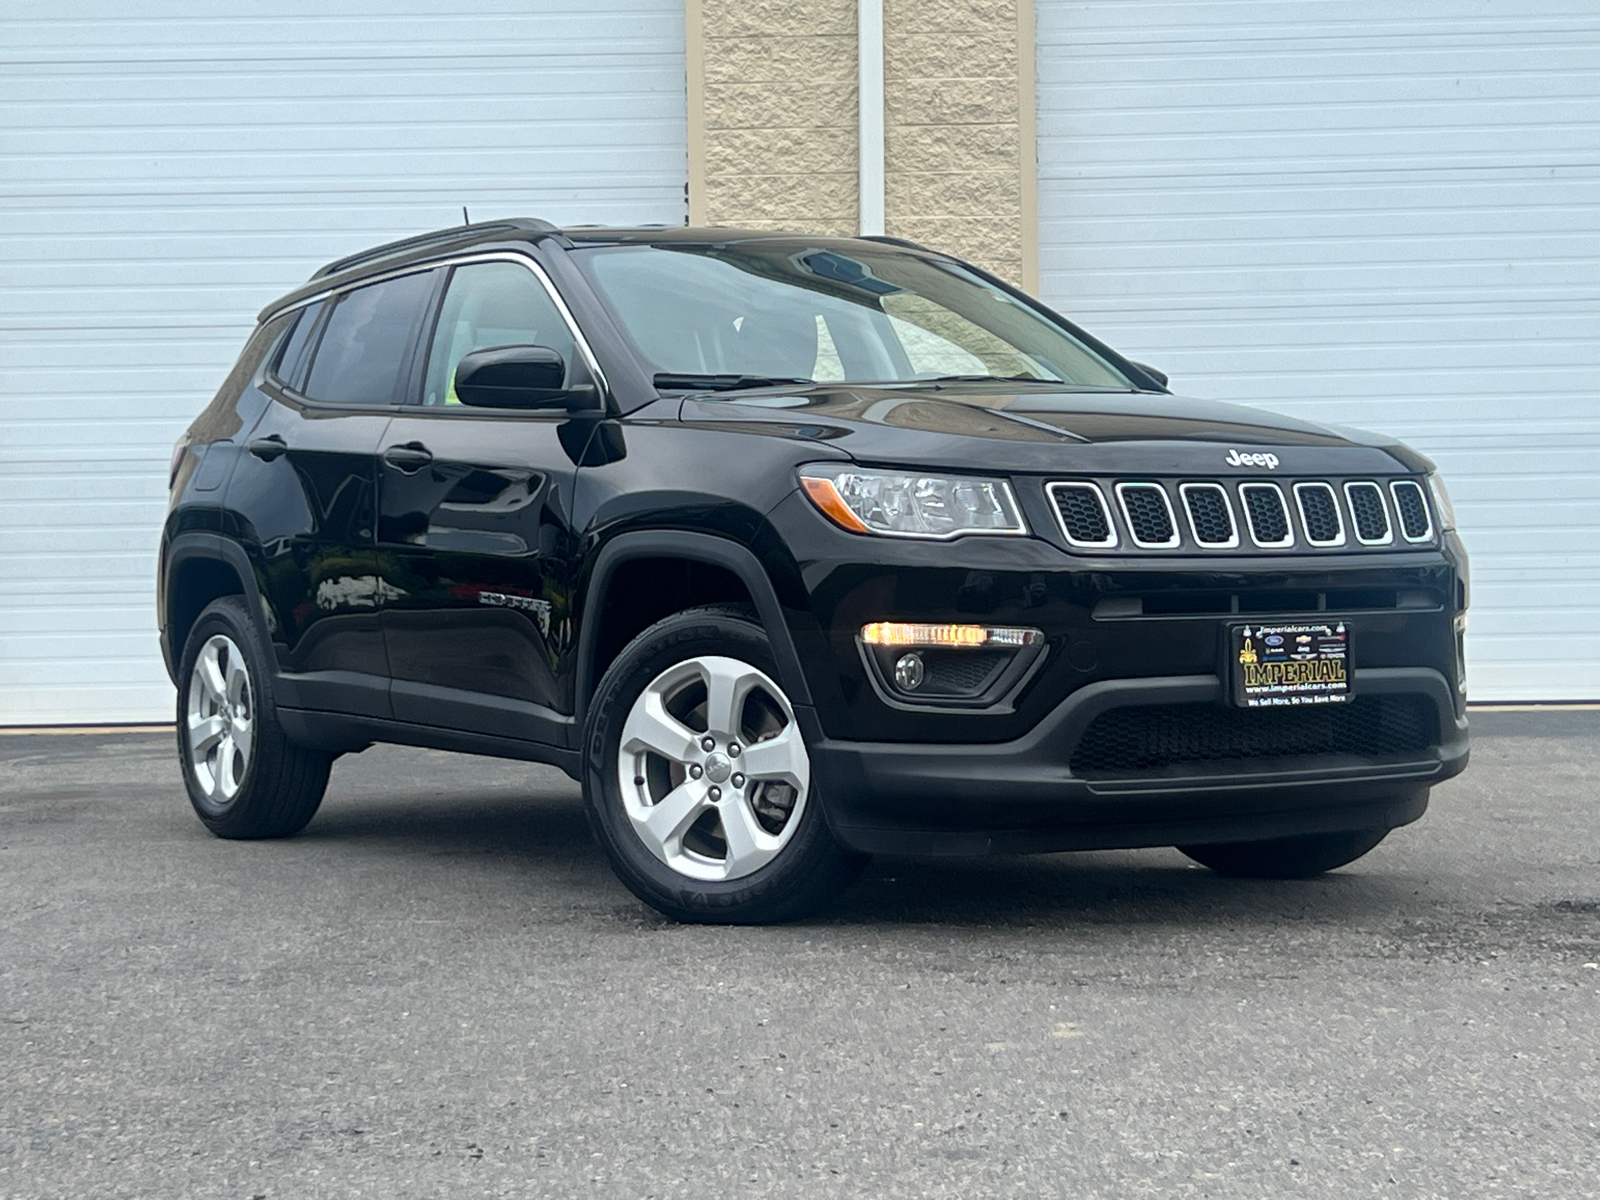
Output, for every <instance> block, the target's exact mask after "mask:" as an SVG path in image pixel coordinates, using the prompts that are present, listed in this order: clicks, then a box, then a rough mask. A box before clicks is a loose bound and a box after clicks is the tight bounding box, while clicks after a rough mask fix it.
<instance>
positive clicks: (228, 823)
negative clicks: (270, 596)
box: [178, 596, 333, 838]
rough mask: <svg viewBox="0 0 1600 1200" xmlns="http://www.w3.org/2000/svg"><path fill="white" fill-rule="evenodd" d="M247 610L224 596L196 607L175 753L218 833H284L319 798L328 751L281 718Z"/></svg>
mask: <svg viewBox="0 0 1600 1200" xmlns="http://www.w3.org/2000/svg"><path fill="white" fill-rule="evenodd" d="M260 644H261V643H260V641H259V639H258V638H257V636H256V632H255V627H254V623H253V622H252V621H251V619H250V610H249V609H248V608H247V607H246V606H245V603H244V600H243V599H242V598H241V597H239V596H224V597H223V598H222V599H221V600H217V601H214V602H213V603H212V604H210V605H209V606H208V607H207V608H206V609H205V611H204V612H202V613H201V614H200V617H199V619H198V620H196V621H195V623H194V628H193V629H191V630H190V632H189V639H188V641H187V642H186V643H185V644H184V651H183V660H182V665H181V670H180V671H179V674H178V680H179V689H178V757H179V759H180V760H181V762H182V764H183V782H184V785H185V786H186V787H187V789H188V792H189V802H190V803H191V804H193V805H194V810H195V812H196V814H198V815H199V817H200V819H201V820H202V821H203V822H205V825H206V828H208V829H209V830H211V832H212V833H214V834H216V835H217V836H218V837H225V838H270V837H287V836H288V835H289V834H291V833H298V832H299V831H300V830H302V829H304V828H305V826H306V823H307V822H308V821H310V820H311V818H312V816H314V815H315V814H316V811H317V807H318V806H319V805H320V804H321V803H322V793H323V792H324V791H325V790H326V788H327V786H328V768H329V766H330V765H331V764H332V761H333V760H332V759H331V758H330V757H329V756H328V755H326V754H320V753H318V752H316V751H314V750H306V749H304V748H302V747H300V746H297V745H295V744H294V743H293V742H291V741H290V740H289V739H288V737H287V736H285V734H284V732H283V729H282V727H281V726H280V725H279V724H278V717H277V709H276V708H275V707H274V705H273V703H272V694H271V690H270V689H271V681H270V678H269V676H268V675H267V672H266V669H265V664H264V663H263V661H262V657H261V653H260V651H259V650H258V649H257V647H258V646H259V645H260Z"/></svg>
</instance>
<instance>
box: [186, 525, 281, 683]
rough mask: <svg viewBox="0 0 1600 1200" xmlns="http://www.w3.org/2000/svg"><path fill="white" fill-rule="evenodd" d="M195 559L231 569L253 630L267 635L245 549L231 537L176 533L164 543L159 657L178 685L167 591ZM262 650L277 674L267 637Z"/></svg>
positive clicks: (275, 661)
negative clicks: (181, 568) (163, 618)
mask: <svg viewBox="0 0 1600 1200" xmlns="http://www.w3.org/2000/svg"><path fill="white" fill-rule="evenodd" d="M196 558H202V559H206V560H208V561H210V562H214V563H222V564H223V565H225V566H228V567H230V568H232V570H233V573H234V574H235V575H237V576H238V577H239V583H240V586H241V588H242V589H243V595H244V599H245V603H246V604H248V605H249V606H250V614H251V615H252V616H253V617H254V618H255V620H256V628H257V629H258V630H259V631H260V632H261V633H262V635H263V636H265V635H266V632H267V622H266V613H265V609H264V606H263V604H262V601H261V588H260V585H259V584H258V583H257V582H256V572H255V567H254V566H252V565H251V563H250V556H249V555H248V554H246V553H245V550H244V547H243V546H241V545H239V543H238V542H236V541H234V540H233V539H232V538H229V537H225V536H224V535H222V534H220V533H212V532H210V531H207V530H190V531H188V532H185V533H180V534H177V535H176V536H175V537H173V539H172V540H171V541H170V542H169V543H167V546H166V550H165V553H164V555H163V569H162V572H161V606H162V609H161V611H162V612H163V613H165V614H166V621H165V623H164V625H163V628H162V630H161V647H162V651H163V653H162V658H163V659H165V660H166V665H167V674H168V675H169V676H172V677H173V678H172V682H173V683H174V684H176V683H177V682H178V681H177V678H176V671H177V660H178V655H180V654H182V653H183V647H182V646H176V645H173V644H172V597H171V594H170V589H171V587H172V578H173V576H174V574H176V572H177V569H178V567H179V566H180V565H182V564H183V563H185V562H188V561H189V560H191V559H196ZM261 651H262V654H263V655H264V656H265V657H266V662H267V667H268V669H269V670H271V671H272V672H273V673H274V674H276V673H277V670H278V656H277V652H276V650H275V649H274V648H273V646H272V643H271V639H270V638H267V640H266V644H265V645H263V646H262V647H261Z"/></svg>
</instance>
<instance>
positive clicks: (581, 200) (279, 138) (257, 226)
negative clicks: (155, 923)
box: [0, 0, 687, 724]
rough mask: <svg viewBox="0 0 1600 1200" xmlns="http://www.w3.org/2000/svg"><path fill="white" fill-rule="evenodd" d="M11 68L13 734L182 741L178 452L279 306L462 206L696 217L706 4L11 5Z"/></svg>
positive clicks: (8, 444)
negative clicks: (165, 594)
mask: <svg viewBox="0 0 1600 1200" xmlns="http://www.w3.org/2000/svg"><path fill="white" fill-rule="evenodd" d="M264 9H265V10H266V11H263V10H264ZM0 44H4V45H5V47H6V67H5V70H4V71H3V72H0V163H3V168H0V724H19V723H21V724H31V723H52V722H83V721H89V722H98V721H141V720H166V719H170V715H171V688H170V686H169V685H168V683H167V681H166V677H165V673H164V672H163V670H162V668H161V665H160V659H159V655H158V653H157V650H156V641H155V633H154V626H155V613H154V601H153V599H152V594H153V590H154V589H153V583H154V572H155V548H156V540H157V537H158V535H159V531H160V527H161V521H162V517H163V515H164V512H165V503H166V496H165V485H166V467H167V459H168V452H169V450H170V448H171V445H172V441H173V439H174V438H175V437H176V436H177V435H178V434H179V433H180V432H181V431H182V430H183V428H184V426H185V425H187V424H188V422H189V421H190V420H191V419H192V418H193V416H194V415H195V414H196V413H197V412H198V411H199V410H200V409H201V408H202V407H204V405H205V404H206V402H207V401H208V400H209V399H210V397H211V394H212V392H213V391H214V390H215V389H216V387H217V385H218V383H220V382H221V380H222V378H223V376H224V375H225V374H226V373H227V371H228V369H229V367H230V366H231V365H232V363H233V360H234V358H235V357H236V355H237V354H238V352H239V348H240V346H241V345H242V344H243V341H244V338H245V336H246V334H247V333H248V332H249V328H250V326H251V324H252V318H253V316H254V314H255V312H256V311H257V310H258V309H259V308H260V307H261V306H262V305H263V304H264V303H266V302H267V301H269V300H271V299H272V298H273V297H275V296H277V295H280V294H282V293H283V292H284V291H287V290H288V289H290V288H291V287H293V286H295V285H296V284H298V283H299V282H301V281H303V280H304V279H305V278H306V277H307V275H309V274H310V272H311V271H312V270H313V269H314V268H315V267H316V266H318V265H319V264H321V263H323V262H325V261H327V260H329V259H332V258H335V257H337V256H339V255H341V254H347V253H350V252H352V251H355V250H359V249H361V248H363V247H364V246H368V245H371V244H373V243H375V242H379V241H383V240H386V239H388V238H392V237H398V236H403V235H406V234H409V233H415V232H419V231H421V230H425V229H432V228H437V227H439V226H442V225H449V224H451V223H452V222H455V221H458V220H459V219H460V215H461V206H462V205H463V204H467V205H469V206H470V211H471V214H472V216H473V218H474V219H476V220H483V219H486V218H490V217H498V216H507V215H527V216H542V217H546V218H548V219H550V220H554V221H557V222H573V223H577V222H605V223H618V224H622V223H636V222H638V223H644V222H665V223H668V224H677V223H681V222H682V220H683V216H684V197H683V188H684V181H685V178H686V173H687V172H686V155H687V149H686V147H687V132H686V120H685V112H684V49H683V8H682V4H681V0H545V2H543V3H540V4H538V5H528V4H525V3H521V2H520V0H456V2H455V3H453V4H451V5H448V6H445V5H440V4H438V3H437V0H274V2H273V3H270V4H268V5H264V6H262V5H256V6H250V7H249V8H248V9H247V10H246V11H240V6H238V5H236V4H232V3H222V2H221V0H201V2H198V3H197V2H195V0H141V2H140V3H139V4H137V5H128V4H118V3H113V2H112V0H59V2H53V3H48V4H46V3H42V2H39V0H20V2H18V0H13V2H12V3H8V4H6V5H5V6H4V8H3V9H0Z"/></svg>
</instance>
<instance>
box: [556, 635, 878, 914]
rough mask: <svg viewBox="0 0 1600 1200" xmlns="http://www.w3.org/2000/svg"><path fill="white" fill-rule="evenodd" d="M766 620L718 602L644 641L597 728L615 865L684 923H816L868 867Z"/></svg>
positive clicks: (589, 787) (619, 665)
mask: <svg viewBox="0 0 1600 1200" xmlns="http://www.w3.org/2000/svg"><path fill="white" fill-rule="evenodd" d="M777 675H778V671H777V665H776V663H775V662H774V660H773V655H772V650H771V646H770V644H769V642H768V640H767V636H766V633H765V631H764V630H763V629H762V628H761V626H760V624H759V623H758V622H757V621H756V619H755V616H754V613H753V612H751V611H750V610H749V609H747V608H745V607H743V606H738V605H709V606H706V607H703V608H695V609H690V610H688V611H686V612H682V613H678V614H677V615H675V616H672V617H668V618H667V619H666V620H664V621H660V622H658V623H656V624H655V625H652V626H651V627H650V628H649V629H647V630H645V631H644V632H643V633H642V634H640V635H639V636H638V637H637V638H635V639H634V640H633V641H632V642H631V643H630V644H629V645H628V646H627V647H626V648H625V649H624V650H623V651H622V653H621V654H619V655H618V656H617V658H616V660H615V661H614V662H613V663H612V664H611V666H610V668H609V669H608V670H607V671H606V673H605V676H604V678H603V679H602V680H601V681H600V686H599V687H598V688H597V689H596V691H595V697H594V702H593V703H592V704H591V706H590V709H589V718H588V720H587V722H586V725H585V736H584V746H585V763H584V798H585V801H586V803H587V805H588V809H589V815H590V819H591V822H592V823H593V825H594V828H595V831H596V833H597V834H598V836H599V839H600V842H601V845H602V846H603V847H604V848H605V851H606V854H607V857H608V858H609V859H610V860H611V865H612V867H613V868H614V869H615V870H616V872H617V875H618V876H619V877H620V878H621V880H622V882H623V883H624V884H626V885H627V887H628V889H629V890H630V891H632V892H633V894H634V895H636V896H638V897H639V899H641V900H643V901H644V902H645V903H646V904H648V905H650V906H651V907H653V908H655V909H657V910H659V911H660V912H663V913H665V914H667V915H668V916H671V917H675V918H677V919H678V920H681V921H698V922H716V923H724V924H733V923H739V924H753V923H760V922H768V921H782V920H788V919H791V918H794V917H797V916H801V915H803V914H805V913H807V912H810V911H812V910H814V909H815V908H817V907H818V906H820V905H821V904H823V903H825V902H826V901H827V900H828V899H830V898H831V897H832V896H833V895H835V894H836V893H837V892H838V891H840V890H841V889H842V888H844V887H845V886H846V885H847V884H849V882H850V881H851V880H852V879H854V878H855V876H856V875H857V874H858V873H859V872H860V870H861V867H862V866H863V865H864V864H865V862H866V859H865V858H864V857H862V856H861V855H856V854H851V853H849V852H847V851H845V850H844V849H842V848H841V847H840V846H839V845H838V843H837V842H835V841H834V839H833V835H832V834H831V833H830V832H829V830H828V825H827V821H826V820H825V819H824V816H823V813H822V809H821V805H820V804H819V803H818V800H817V795H816V783H815V781H814V779H813V778H812V773H811V761H810V756H809V753H808V751H807V748H806V743H805V739H804V737H803V736H802V734H801V731H800V726H799V724H798V723H797V722H796V720H795V714H794V708H793V706H792V704H791V703H790V701H789V698H788V696H787V695H786V694H785V692H784V690H783V688H782V686H781V685H780V684H779V683H778V682H777Z"/></svg>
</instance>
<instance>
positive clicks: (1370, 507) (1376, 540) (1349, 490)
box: [1344, 483, 1394, 546]
mask: <svg viewBox="0 0 1600 1200" xmlns="http://www.w3.org/2000/svg"><path fill="white" fill-rule="evenodd" d="M1344 499H1345V503H1346V504H1348V505H1349V506H1350V519H1351V521H1352V522H1354V524H1355V528H1356V541H1358V542H1360V543H1361V544H1362V545H1363V546H1387V545H1388V544H1389V543H1390V542H1392V541H1394V530H1392V529H1390V528H1389V509H1388V506H1387V505H1385V504H1384V502H1383V489H1382V488H1381V487H1379V486H1378V485H1377V484H1375V483H1347V484H1345V485H1344Z"/></svg>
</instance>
